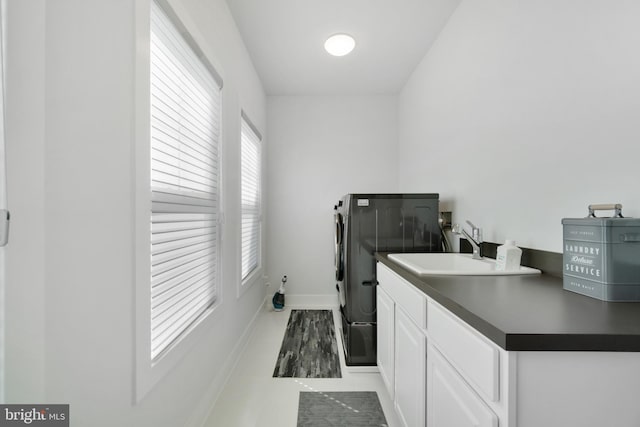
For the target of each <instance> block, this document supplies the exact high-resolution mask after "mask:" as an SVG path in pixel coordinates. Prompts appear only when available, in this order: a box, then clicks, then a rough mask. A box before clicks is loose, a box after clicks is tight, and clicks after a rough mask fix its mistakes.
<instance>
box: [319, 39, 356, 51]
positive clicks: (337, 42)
mask: <svg viewBox="0 0 640 427" xmlns="http://www.w3.org/2000/svg"><path fill="white" fill-rule="evenodd" d="M354 47H356V41H355V40H354V39H353V37H351V36H350V35H348V34H335V35H333V36H331V37H329V38H328V39H327V41H326V42H324V48H325V50H326V51H327V52H329V53H330V54H331V55H333V56H344V55H346V54H348V53H349V52H351V51H352V50H353V48H354Z"/></svg>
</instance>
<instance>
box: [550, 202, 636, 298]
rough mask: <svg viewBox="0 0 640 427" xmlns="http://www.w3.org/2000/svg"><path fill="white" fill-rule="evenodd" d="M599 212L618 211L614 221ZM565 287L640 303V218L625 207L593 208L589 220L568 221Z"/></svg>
mask: <svg viewBox="0 0 640 427" xmlns="http://www.w3.org/2000/svg"><path fill="white" fill-rule="evenodd" d="M596 210H615V214H614V216H613V217H610V218H600V217H596V216H595V211H596ZM562 225H563V234H564V237H563V270H564V272H563V287H564V289H566V290H569V291H572V292H577V293H579V294H582V295H586V296H589V297H592V298H597V299H599V300H603V301H640V218H624V217H623V216H622V205H620V204H615V205H590V206H589V216H587V217H586V218H565V219H563V220H562Z"/></svg>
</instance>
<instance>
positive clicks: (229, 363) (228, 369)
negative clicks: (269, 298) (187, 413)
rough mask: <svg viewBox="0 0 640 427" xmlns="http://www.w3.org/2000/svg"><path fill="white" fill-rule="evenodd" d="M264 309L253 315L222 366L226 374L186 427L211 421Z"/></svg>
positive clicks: (210, 391) (212, 389) (198, 426)
mask: <svg viewBox="0 0 640 427" xmlns="http://www.w3.org/2000/svg"><path fill="white" fill-rule="evenodd" d="M263 309H264V308H263V306H262V305H261V306H259V307H258V310H256V313H255V314H254V315H253V318H252V319H251V321H250V322H249V324H248V325H247V327H246V328H245V330H244V332H243V333H242V336H241V337H240V339H239V340H238V342H237V343H236V345H235V346H234V347H233V350H232V351H231V353H230V354H229V357H227V360H226V361H225V363H224V365H223V366H222V369H221V371H220V372H225V374H224V375H220V376H218V378H216V379H215V380H214V381H213V382H212V383H211V385H210V386H209V388H208V389H207V391H206V392H205V393H204V394H203V396H202V398H201V399H200V402H199V403H198V405H197V406H196V408H195V410H194V411H193V414H192V416H191V417H190V418H189V421H187V423H186V424H185V425H184V427H202V426H203V425H204V423H205V422H206V421H207V419H209V416H210V415H211V412H212V411H213V407H214V406H215V404H216V401H217V400H218V397H220V393H222V390H223V389H224V386H225V385H226V384H227V382H228V381H229V379H230V378H231V374H232V373H233V370H234V368H235V367H236V364H237V363H238V361H239V360H240V355H241V354H242V352H243V350H244V348H245V347H246V345H247V343H248V342H249V337H250V336H251V333H252V332H253V329H254V328H255V325H256V321H257V320H258V316H259V315H260V313H261V312H262V310H263Z"/></svg>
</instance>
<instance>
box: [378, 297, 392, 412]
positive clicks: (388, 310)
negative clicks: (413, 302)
mask: <svg viewBox="0 0 640 427" xmlns="http://www.w3.org/2000/svg"><path fill="white" fill-rule="evenodd" d="M376 295H377V296H376V304H377V316H378V321H377V322H378V327H377V337H376V338H377V342H378V349H377V358H378V359H377V362H378V370H379V371H380V376H381V377H382V381H383V382H384V384H385V386H386V387H387V391H388V392H389V396H391V400H393V399H394V395H395V393H394V387H395V381H394V369H395V367H394V364H395V359H394V353H395V333H394V325H395V320H394V317H395V306H394V302H393V300H392V299H391V297H390V296H389V295H388V294H387V293H386V292H385V291H384V290H383V289H382V288H381V287H380V286H378V287H376Z"/></svg>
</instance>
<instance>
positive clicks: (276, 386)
mask: <svg viewBox="0 0 640 427" xmlns="http://www.w3.org/2000/svg"><path fill="white" fill-rule="evenodd" d="M296 308H304V307H296ZM290 311H291V309H290V308H287V309H285V310H284V311H282V312H274V311H273V310H265V311H264V312H263V313H261V314H260V318H259V319H258V321H257V322H256V328H255V330H254V331H253V334H252V336H251V338H250V339H249V342H248V344H247V347H246V348H245V350H244V352H243V354H242V356H241V358H240V360H239V361H238V364H237V366H236V368H235V369H234V371H233V373H232V374H231V378H230V380H229V382H228V383H227V385H226V386H225V388H224V390H223V391H222V394H221V396H220V398H219V399H218V401H217V402H216V405H215V407H214V409H213V411H212V412H211V414H210V416H209V419H208V420H207V423H206V424H205V427H296V423H297V417H298V395H299V393H300V391H375V392H377V393H378V397H379V399H380V404H381V405H382V410H383V411H384V414H385V417H386V419H387V424H388V426H389V427H397V426H399V425H400V424H399V423H398V420H397V418H396V416H395V413H394V410H393V403H392V402H391V401H390V399H389V396H388V394H387V391H386V389H385V387H384V384H383V382H382V379H381V378H380V375H379V374H378V373H377V372H354V370H350V369H348V368H346V367H345V364H344V357H343V355H342V343H341V342H340V339H338V347H339V349H340V362H341V367H342V378H335V379H334V378H332V379H319V378H311V379H308V378H273V377H272V374H273V369H274V366H275V363H276V360H277V358H278V351H279V350H280V344H281V343H282V338H283V336H284V331H285V328H286V326H287V321H288V319H289V313H290ZM334 318H335V320H338V313H337V311H336V310H334ZM336 332H337V333H339V332H338V323H337V322H336Z"/></svg>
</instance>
